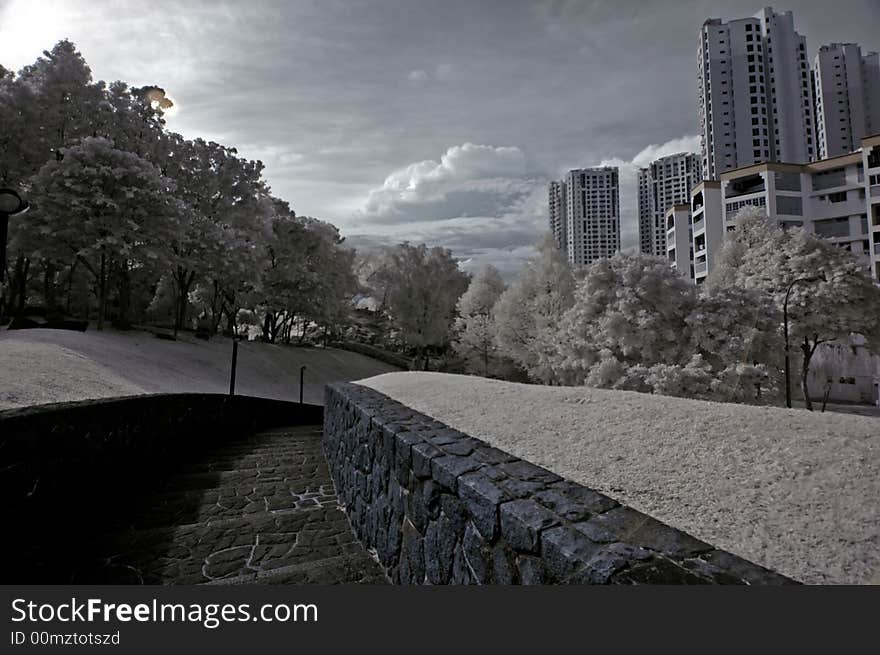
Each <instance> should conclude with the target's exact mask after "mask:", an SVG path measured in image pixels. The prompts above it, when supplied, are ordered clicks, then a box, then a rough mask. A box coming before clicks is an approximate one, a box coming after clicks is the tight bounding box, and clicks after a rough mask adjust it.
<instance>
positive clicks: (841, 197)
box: [828, 191, 846, 202]
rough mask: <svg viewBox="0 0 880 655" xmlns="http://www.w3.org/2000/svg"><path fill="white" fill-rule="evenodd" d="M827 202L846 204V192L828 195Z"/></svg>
mask: <svg viewBox="0 0 880 655" xmlns="http://www.w3.org/2000/svg"><path fill="white" fill-rule="evenodd" d="M828 200H829V201H831V202H846V191H838V192H837V193H829V194H828Z"/></svg>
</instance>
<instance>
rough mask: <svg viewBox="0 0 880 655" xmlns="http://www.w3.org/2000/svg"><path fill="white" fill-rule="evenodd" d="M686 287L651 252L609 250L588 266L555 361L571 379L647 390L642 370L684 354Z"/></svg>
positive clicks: (689, 287) (689, 298)
mask: <svg viewBox="0 0 880 655" xmlns="http://www.w3.org/2000/svg"><path fill="white" fill-rule="evenodd" d="M695 304H696V294H695V290H694V286H693V284H691V283H690V281H688V280H685V279H684V278H683V277H681V276H680V275H678V273H676V272H675V271H674V270H673V269H672V268H671V267H670V266H669V263H668V262H667V261H666V260H664V259H662V258H659V257H650V256H645V255H641V254H627V253H617V254H615V255H614V256H613V257H611V258H608V259H601V260H598V261H596V262H594V263H593V264H591V265H590V266H589V267H588V268H587V269H586V271H585V275H584V278H583V280H582V281H581V282H580V283H579V285H578V288H577V291H576V292H575V298H574V305H573V306H572V307H571V309H569V311H568V312H566V314H565V316H564V318H563V319H562V323H561V325H560V330H559V347H558V354H557V356H556V358H555V366H556V367H557V368H558V369H559V371H560V373H561V375H562V377H563V378H564V379H566V380H567V381H569V382H573V383H578V384H581V383H586V384H589V385H591V386H599V387H612V388H621V389H636V390H643V391H648V390H651V386H650V384H648V383H647V382H646V381H645V371H646V370H647V369H649V368H650V367H652V366H654V365H655V364H664V365H684V364H686V363H687V362H688V360H689V358H690V343H689V342H690V330H689V329H688V325H687V322H686V318H687V316H688V315H689V314H690V313H691V311H692V310H693V308H694V306H695Z"/></svg>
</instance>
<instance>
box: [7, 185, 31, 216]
mask: <svg viewBox="0 0 880 655" xmlns="http://www.w3.org/2000/svg"><path fill="white" fill-rule="evenodd" d="M27 208H28V203H27V200H25V199H24V198H22V197H21V194H19V193H18V191H16V190H15V189H8V188H0V213H3V214H7V215H12V214H19V213H21V212H23V211H25V210H27Z"/></svg>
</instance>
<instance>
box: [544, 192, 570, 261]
mask: <svg viewBox="0 0 880 655" xmlns="http://www.w3.org/2000/svg"><path fill="white" fill-rule="evenodd" d="M548 195H549V198H548V200H549V207H550V233H551V234H552V235H553V240H554V241H555V242H556V248H557V249H559V250H565V248H566V244H567V243H568V239H567V237H566V226H567V225H566V220H567V219H566V215H565V182H555V181H554V182H551V183H550V188H549V194H548Z"/></svg>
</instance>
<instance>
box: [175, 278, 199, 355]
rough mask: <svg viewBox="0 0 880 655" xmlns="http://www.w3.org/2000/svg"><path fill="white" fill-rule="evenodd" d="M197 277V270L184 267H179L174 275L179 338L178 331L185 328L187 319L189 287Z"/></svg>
mask: <svg viewBox="0 0 880 655" xmlns="http://www.w3.org/2000/svg"><path fill="white" fill-rule="evenodd" d="M195 277H196V272H195V271H187V270H186V269H183V268H178V269H177V273H175V275H174V281H175V289H176V291H177V297H176V298H175V303H174V304H175V307H174V338H175V339H176V338H177V332H178V331H179V330H180V329H182V328H183V324H184V321H185V320H186V308H187V304H188V303H189V289H190V287H191V286H192V283H193V280H194V279H195Z"/></svg>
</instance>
